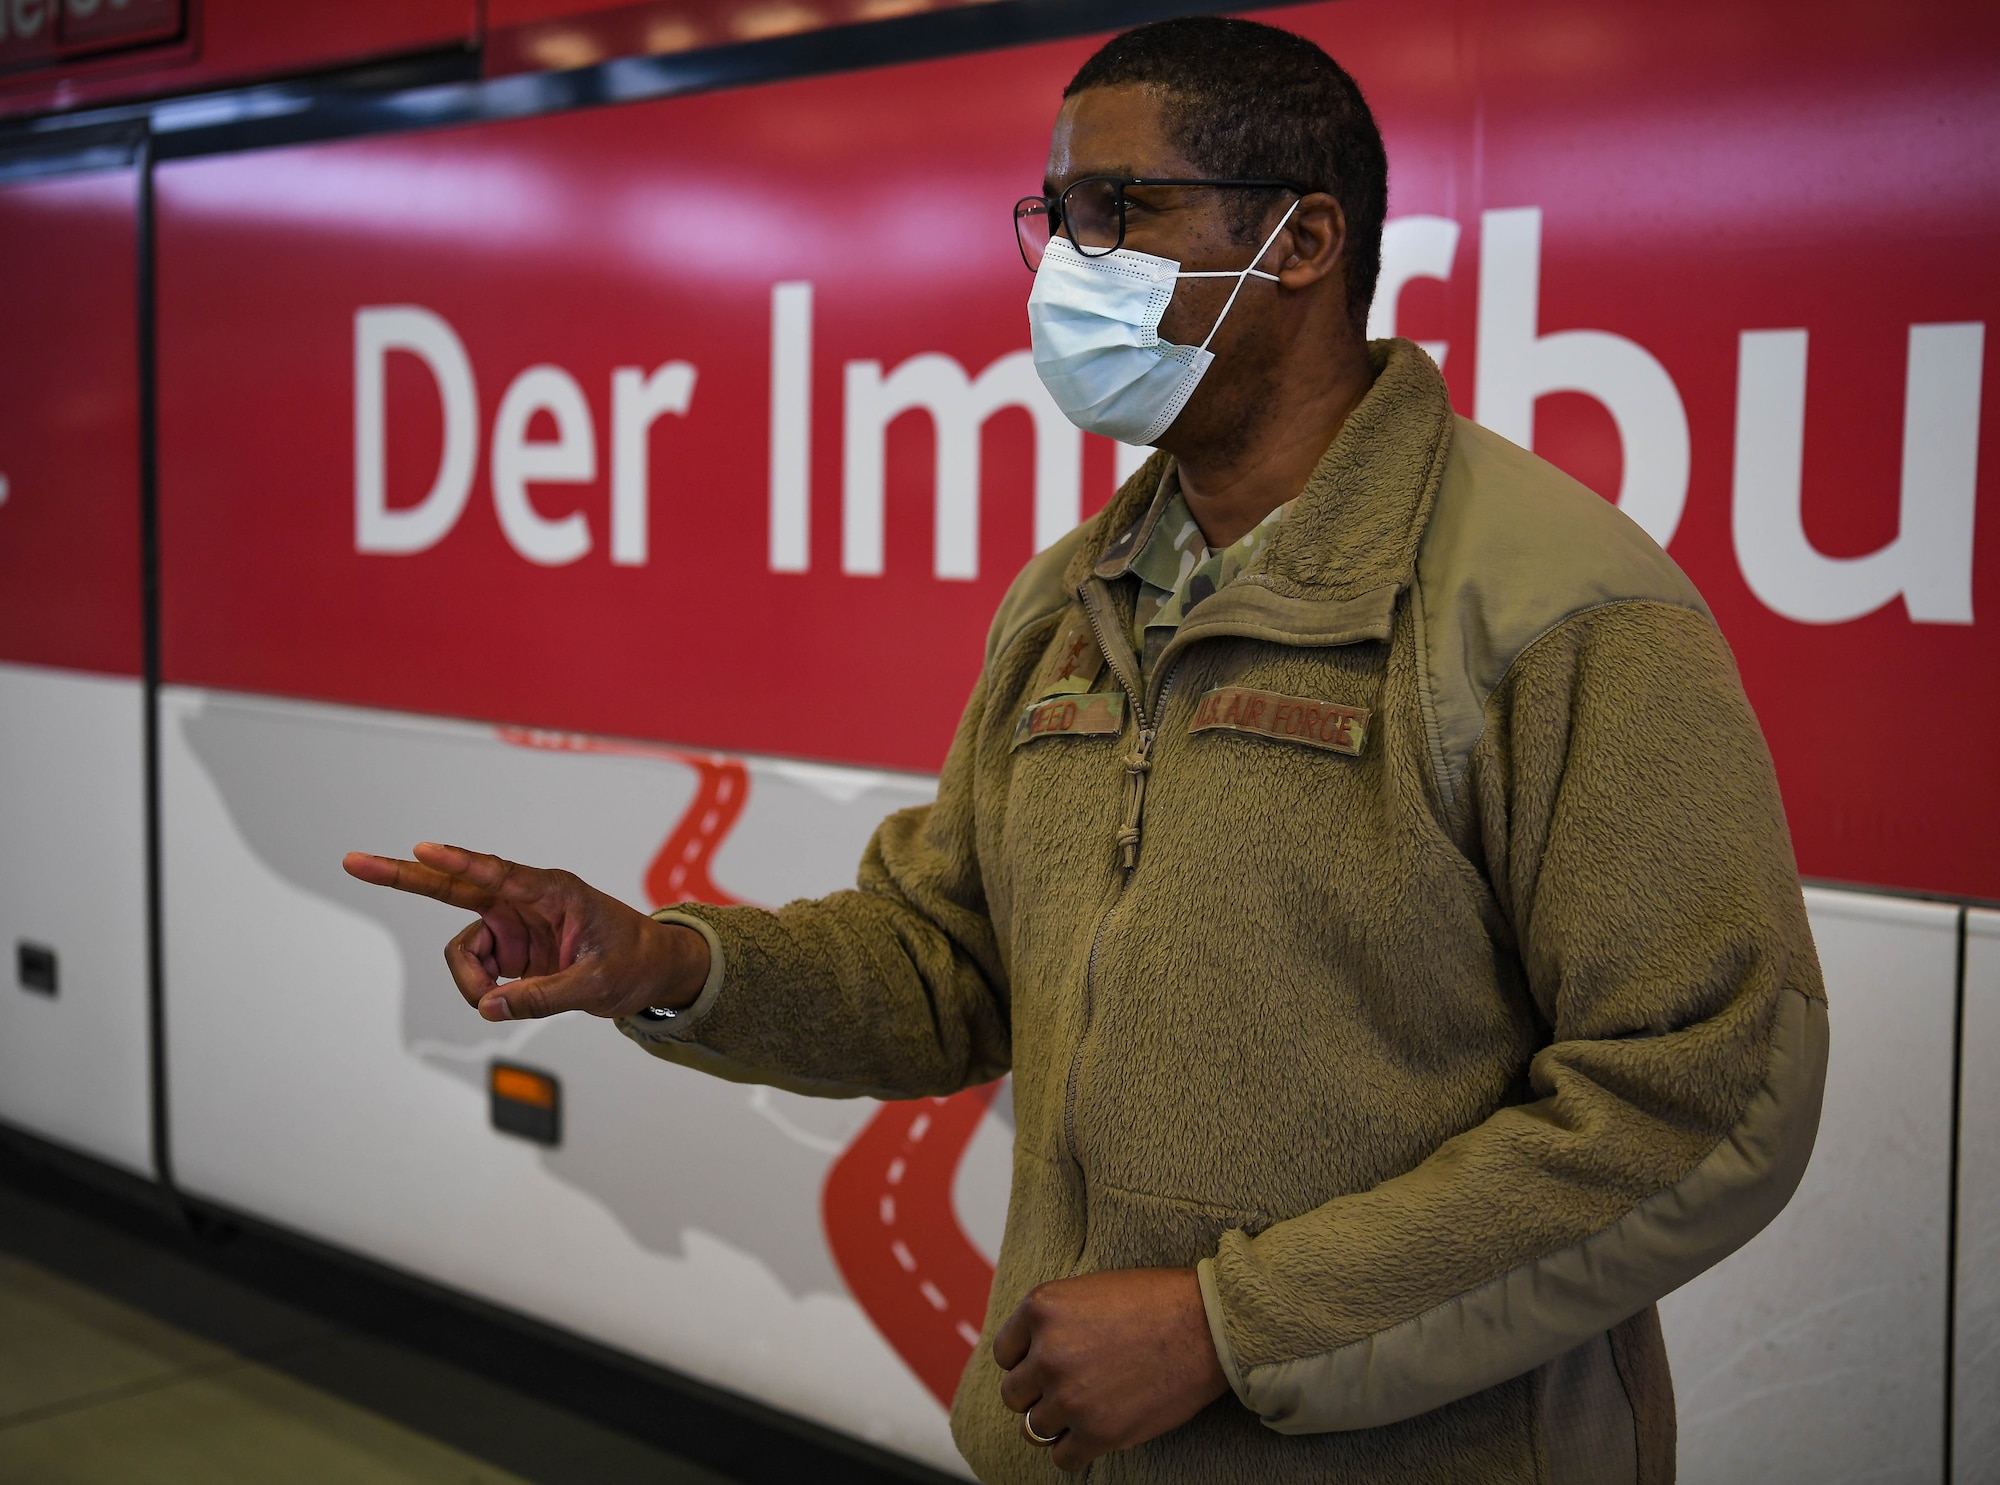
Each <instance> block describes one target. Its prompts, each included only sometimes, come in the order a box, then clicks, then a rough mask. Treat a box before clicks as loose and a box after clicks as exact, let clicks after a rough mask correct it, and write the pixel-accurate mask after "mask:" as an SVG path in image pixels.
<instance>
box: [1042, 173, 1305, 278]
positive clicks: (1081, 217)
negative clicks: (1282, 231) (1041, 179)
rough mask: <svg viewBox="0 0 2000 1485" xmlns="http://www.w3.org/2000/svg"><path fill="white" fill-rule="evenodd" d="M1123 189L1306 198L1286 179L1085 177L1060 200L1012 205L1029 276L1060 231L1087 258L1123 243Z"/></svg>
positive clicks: (1048, 198) (1300, 188) (1046, 198)
mask: <svg viewBox="0 0 2000 1485" xmlns="http://www.w3.org/2000/svg"><path fill="white" fill-rule="evenodd" d="M1127 186H1199V187H1202V188H1204V189H1207V190H1219V191H1291V192H1293V193H1294V194H1296V195H1300V196H1304V195H1307V194H1309V193H1308V191H1307V190H1306V188H1305V187H1304V186H1299V185H1294V184H1293V183H1292V182H1290V181H1288V180H1180V179H1173V180H1169V179H1167V178H1165V177H1163V176H1149V177H1144V178H1142V177H1139V176H1130V175H1087V176H1085V177H1084V178H1083V179H1082V180H1079V181H1073V182H1071V183H1070V184H1069V185H1068V186H1066V187H1065V188H1064V189H1063V193H1062V194H1061V195H1060V196H1023V197H1022V198H1021V199H1020V200H1019V201H1016V202H1015V203H1014V240H1015V242H1016V243H1018V244H1019V245H1020V249H1021V261H1022V262H1023V263H1026V264H1027V265H1028V271H1029V272H1030V273H1033V272H1034V271H1035V270H1036V269H1037V268H1040V267H1041V266H1042V254H1043V253H1044V252H1045V251H1047V249H1048V245H1049V239H1050V238H1051V237H1052V236H1054V235H1055V234H1056V233H1058V232H1060V233H1061V234H1062V235H1063V236H1064V237H1067V238H1068V239H1069V240H1070V242H1071V243H1072V244H1073V245H1074V246H1075V248H1076V250H1077V251H1078V252H1079V253H1082V254H1083V255H1084V256H1085V257H1086V258H1102V257H1104V256H1106V255H1107V254H1110V253H1115V252H1117V251H1118V249H1119V248H1121V247H1123V246H1124V245H1125V188H1126V187H1127Z"/></svg>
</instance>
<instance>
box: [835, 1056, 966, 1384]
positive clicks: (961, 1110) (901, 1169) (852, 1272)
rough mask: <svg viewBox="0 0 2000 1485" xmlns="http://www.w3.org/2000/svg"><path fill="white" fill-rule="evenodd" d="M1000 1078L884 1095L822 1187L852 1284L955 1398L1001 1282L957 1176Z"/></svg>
mask: <svg viewBox="0 0 2000 1485" xmlns="http://www.w3.org/2000/svg"><path fill="white" fill-rule="evenodd" d="M995 1086H996V1085H994V1084H991V1083H989V1084H987V1085H986V1086H985V1087H984V1088H968V1089H967V1090H966V1091H965V1092H963V1093H955V1094H953V1095H952V1096H951V1097H950V1098H920V1099H915V1100H913V1101H911V1102H907V1103H887V1104H884V1105H882V1111H881V1112H880V1113H879V1114H877V1115H876V1116H875V1117H874V1118H873V1119H870V1120H869V1121H868V1123H867V1125H866V1126H865V1127H863V1129H862V1131H861V1133H860V1134H858V1135H856V1136H855V1137H854V1143H853V1144H851V1145H849V1146H848V1147H847V1148H846V1149H845V1150H843V1151H842V1152H841V1153H840V1156H839V1158H838V1159H836V1160H835V1161H834V1162H833V1166H832V1168H831V1169H830V1170H828V1171H827V1173H826V1185H825V1186H824V1187H823V1188H822V1189H821V1191H820V1204H819V1209H820V1220H821V1221H822V1222H823V1223H824V1224H825V1226H826V1241H827V1246H828V1247H829V1248H830V1249H832V1251H833V1261H834V1262H835V1263H836V1264H838V1265H839V1266H840V1274H841V1277H842V1278H844V1279H846V1280H847V1287H848V1289H849V1290H850V1291H851V1292H852V1293H853V1295H854V1298H855V1299H856V1301H857V1302H858V1303H859V1304H860V1305H861V1308H862V1309H864V1310H866V1311H867V1312H868V1318H869V1319H870V1320H873V1321H874V1322H875V1328H876V1329H877V1330H879V1331H881V1332H882V1334H883V1335H884V1336H885V1337H886V1338H887V1339H888V1342H889V1344H890V1345H892V1346H894V1347H895V1348H896V1354H897V1355H899V1356H901V1357H902V1358H903V1360H904V1362H905V1363H906V1364H907V1365H908V1366H909V1368H910V1370H911V1371H913V1372H915V1373H916V1374H917V1379H918V1380H919V1381H921V1382H922V1383H923V1384H924V1385H925V1386H926V1387H928V1388H930V1390H931V1393H932V1395H933V1396H935V1397H936V1398H937V1400H938V1401H939V1402H941V1403H943V1404H944V1405H945V1406H946V1407H947V1408H948V1407H950V1406H951V1395H952V1393H953V1391H954V1390H956V1388H957V1387H958V1374H959V1373H960V1372H962V1371H964V1370H965V1363H966V1360H967V1358H969V1357H970V1356H971V1355H972V1348H973V1347H974V1346H976V1345H978V1344H979V1326H980V1323H981V1322H982V1321H983V1320H984V1319H985V1318H986V1296H987V1294H988V1292H989V1291H990V1290H991V1289H992V1288H993V1265H992V1264H990V1263H988V1262H987V1261H986V1255H985V1254H983V1253H981V1252H980V1251H979V1250H978V1249H977V1248H975V1247H974V1246H973V1245H972V1241H971V1239H969V1238H968V1237H966V1235H965V1230H964V1229H963V1228H962V1227H960V1226H959V1225H958V1214H957V1212H956V1211H954V1210H953V1209H952V1202H951V1188H952V1180H953V1178H954V1177H955V1176H956V1175H957V1174H958V1162H959V1160H960V1159H961V1158H962V1157H963V1156H964V1154H965V1150H966V1146H968V1145H970V1144H971V1143H972V1136H973V1135H974V1133H975V1132H977V1130H978V1128H979V1121H980V1120H981V1119H983V1118H984V1117H985V1116H986V1105H987V1104H988V1103H990V1102H991V1101H992V1098H993V1091H994V1087H995Z"/></svg>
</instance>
